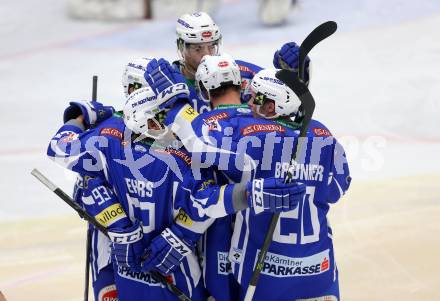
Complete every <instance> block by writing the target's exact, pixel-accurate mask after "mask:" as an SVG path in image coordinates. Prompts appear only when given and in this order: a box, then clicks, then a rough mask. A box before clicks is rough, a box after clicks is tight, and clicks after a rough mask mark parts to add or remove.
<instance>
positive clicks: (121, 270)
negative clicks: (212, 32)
mask: <svg viewBox="0 0 440 301" xmlns="http://www.w3.org/2000/svg"><path fill="white" fill-rule="evenodd" d="M145 94H146V95H145ZM139 95H144V96H143V97H141V98H137V97H139ZM155 101H157V99H156V97H155V95H154V93H153V92H152V91H151V90H150V89H149V88H142V89H139V90H136V91H135V92H134V93H132V95H130V97H129V100H128V101H127V102H128V103H131V104H132V106H131V107H132V108H135V109H136V108H137V107H139V108H140V107H144V106H145V105H148V103H149V102H155ZM95 106H96V103H95V104H93V105H92V106H90V107H89V108H91V109H92V108H94V107H95ZM85 113H86V114H84V116H78V117H77V118H75V119H71V120H69V121H68V122H67V123H66V124H65V125H64V126H63V127H62V128H61V129H60V130H59V131H58V133H57V134H56V135H55V137H54V138H53V140H52V141H51V143H50V145H49V149H48V155H49V156H50V157H52V158H53V159H54V160H55V161H57V162H59V163H61V164H62V165H64V166H66V167H68V168H70V169H72V170H73V171H76V172H79V173H80V174H83V175H87V176H89V177H92V178H93V179H92V180H90V181H87V186H86V187H85V188H84V193H83V195H84V200H86V201H84V203H85V204H86V205H88V207H89V210H90V211H91V212H93V213H94V215H95V216H96V217H97V218H98V220H102V221H104V222H105V224H106V225H109V226H113V225H115V228H113V227H112V228H109V229H110V231H109V234H110V236H111V237H112V239H113V243H112V253H113V258H114V259H115V263H117V265H116V266H115V267H116V268H117V275H116V284H117V287H118V292H119V298H120V300H130V299H133V296H134V294H136V296H137V297H136V298H137V299H142V296H145V297H146V296H151V297H153V298H154V299H155V300H168V299H169V298H171V299H170V300H172V299H173V298H174V297H173V296H171V295H170V293H169V292H167V291H164V290H163V289H162V288H161V287H160V283H158V281H157V279H154V278H152V277H151V274H149V273H141V272H139V271H138V266H139V264H140V254H141V253H142V251H143V249H144V247H145V245H147V243H148V242H149V241H150V240H151V238H152V237H154V236H157V234H159V233H160V230H162V229H163V228H164V227H166V226H167V225H170V224H171V223H172V222H173V218H174V217H177V219H176V221H177V222H179V221H182V225H181V226H180V228H178V227H177V225H173V226H174V227H173V226H171V227H170V228H166V229H165V230H163V232H162V234H161V236H162V237H163V238H164V239H165V238H166V237H168V236H169V235H172V236H173V237H174V244H175V243H176V241H178V242H179V243H180V245H178V247H183V252H184V253H185V255H186V256H184V257H185V259H184V262H183V263H182V264H181V266H180V269H179V270H177V271H176V272H175V273H173V274H171V275H172V279H173V282H174V283H176V285H179V286H180V287H181V288H183V290H184V291H185V292H186V293H187V294H189V295H191V296H192V297H193V300H199V299H200V298H203V296H202V293H203V292H202V289H201V284H200V282H199V280H200V272H199V270H198V263H197V260H196V259H195V257H194V253H193V252H189V246H192V245H193V244H194V240H191V238H192V237H194V236H192V235H193V234H194V233H196V236H197V235H200V234H201V233H200V230H198V229H202V230H203V231H204V229H206V226H205V225H204V223H205V221H204V220H203V219H202V220H201V221H200V223H202V225H203V226H199V225H198V222H197V221H196V220H195V219H193V220H191V218H190V217H188V215H186V214H183V215H182V214H181V213H180V211H179V209H182V208H185V206H186V207H191V206H192V205H193V203H192V202H191V199H195V200H197V199H201V200H203V201H204V203H198V204H197V206H196V208H195V210H194V209H192V208H189V209H187V210H185V211H187V212H192V210H194V212H198V213H199V216H200V217H204V213H203V212H206V213H209V212H210V210H209V208H207V210H206V211H204V209H203V208H202V207H203V206H205V207H209V206H210V205H211V204H214V206H215V205H216V204H218V203H219V201H221V202H223V203H222V204H220V206H219V208H222V209H223V213H222V214H223V215H225V214H228V213H232V212H235V211H236V210H235V209H234V208H233V207H234V205H233V204H234V199H235V198H236V197H237V196H236V195H234V194H236V193H237V190H235V189H234V188H233V187H232V186H224V187H223V188H218V187H211V186H210V185H207V184H206V181H208V182H207V183H210V181H209V177H206V176H205V177H203V179H204V181H205V182H200V181H199V182H200V183H201V184H202V185H203V189H197V186H194V185H193V181H191V176H190V177H188V176H186V177H183V178H184V179H186V180H189V183H190V184H189V185H187V186H186V188H185V187H183V188H182V189H181V188H179V187H180V186H185V184H186V183H187V182H182V179H181V178H179V176H178V175H179V172H181V173H183V174H185V173H186V172H184V171H185V170H188V167H185V165H188V164H189V161H188V159H189V156H188V155H186V154H185V152H184V151H180V150H166V149H165V150H164V149H152V148H151V146H150V145H149V143H151V142H149V141H151V139H150V140H149V141H148V140H147V141H145V139H142V140H140V141H133V142H132V141H131V137H132V135H131V134H130V132H128V133H127V132H126V130H127V129H126V127H125V124H124V122H123V120H122V119H121V118H119V119H109V120H106V121H104V122H102V123H101V124H100V125H98V126H97V127H96V128H94V129H93V130H90V131H88V132H85V133H82V123H83V122H82V120H85V121H86V122H85V123H86V124H91V122H90V118H91V117H92V116H96V114H94V113H96V112H93V110H92V111H89V112H85ZM157 113H159V112H158V111H157V110H156V111H154V112H150V114H152V115H151V116H147V115H142V116H140V118H141V119H139V120H138V121H143V122H141V123H142V127H143V128H141V129H142V132H141V133H138V134H141V135H147V136H148V133H149V132H151V131H149V129H150V127H152V128H153V131H152V132H153V133H155V134H158V135H163V134H165V133H163V131H164V130H165V129H162V128H160V123H159V122H158V121H157V118H159V119H160V117H159V116H156V114H157ZM138 117H139V116H138ZM142 118H143V119H142ZM145 129H147V130H145ZM156 137H158V136H157V135H156ZM138 140H139V139H138ZM152 154H154V156H152ZM148 155H150V156H148ZM158 158H160V160H159V159H158ZM165 162H166V163H165ZM189 170H190V169H189ZM171 171H172V172H171ZM164 183H165V184H164ZM269 183H270V182H269ZM179 184H180V185H179ZM207 186H208V187H207ZM208 188H209V189H208ZM262 188H264V189H266V188H268V189H269V191H270V192H271V194H272V196H269V197H267V198H265V200H267V202H263V204H271V203H273V204H276V205H277V206H275V205H273V206H268V208H263V207H262V209H263V210H265V209H268V210H269V211H272V212H273V211H279V210H284V209H286V208H288V207H289V206H292V204H293V203H289V202H288V201H287V202H284V201H283V202H281V203H278V202H276V201H277V198H276V197H275V196H276V195H281V196H282V195H284V194H285V189H287V190H288V191H289V188H288V187H287V186H285V187H284V188H283V189H284V190H283V189H281V190H277V187H274V188H275V190H270V187H268V186H267V185H265V186H264V187H262ZM188 191H190V192H194V193H195V195H196V196H194V197H192V198H190V197H189V196H188V195H187V194H188V193H187V192H188ZM210 191H212V193H210ZM240 191H242V192H241V193H242V194H243V195H242V196H240V199H246V193H247V192H246V188H244V189H242V190H240ZM299 193H302V192H299ZM153 195H154V196H153ZM199 195H200V196H199ZM197 196H199V197H197ZM210 196H212V197H213V198H214V201H213V202H210V198H209V197H210ZM206 197H208V198H206ZM159 198H164V200H165V201H164V200H162V201H161V202H158V201H159ZM116 199H117V200H119V201H120V202H121V204H120V205H119V204H117V203H116V201H115V200H116ZM248 199H249V203H248V204H249V205H251V206H253V204H256V203H255V202H254V201H252V196H251V197H250V198H248ZM166 200H169V201H166ZM282 200H286V199H285V198H284V199H283V198H282ZM284 205H285V206H286V207H285V208H284V209H283V206H284ZM86 207H87V206H86ZM200 210H202V211H200ZM213 211H215V212H217V211H218V210H213ZM125 212H127V215H128V217H129V219H128V218H126V217H125ZM200 212H202V213H200ZM216 214H218V213H216ZM179 216H180V218H179ZM199 216H196V218H198V217H199ZM188 218H189V220H188ZM176 227H177V228H176ZM185 229H186V230H185ZM197 231H199V232H197ZM183 236H185V238H186V239H187V240H186V241H187V242H186V243H184V242H183V238H182V237H183ZM159 237H160V236H159ZM188 237H190V238H189V239H188ZM131 238H132V239H133V240H131ZM188 241H189V243H188ZM162 242H163V241H162ZM163 244H165V245H167V244H168V245H167V246H166V247H167V248H168V249H167V250H168V252H167V253H166V255H167V256H168V254H171V255H175V254H176V253H177V255H179V250H181V248H175V249H174V248H173V247H175V246H174V245H172V244H171V245H170V243H169V242H168V241H167V240H165V242H163ZM163 244H162V245H163ZM186 245H187V247H186V248H185V247H184V246H186ZM173 250H174V252H171V251H173ZM188 253H191V254H189V255H188ZM180 255H182V254H180ZM167 258H168V257H167ZM153 263H154V262H153ZM163 265H164V263H163V262H159V263H157V264H153V266H155V267H158V268H159V269H160V268H162V267H163ZM145 284H146V285H145Z"/></svg>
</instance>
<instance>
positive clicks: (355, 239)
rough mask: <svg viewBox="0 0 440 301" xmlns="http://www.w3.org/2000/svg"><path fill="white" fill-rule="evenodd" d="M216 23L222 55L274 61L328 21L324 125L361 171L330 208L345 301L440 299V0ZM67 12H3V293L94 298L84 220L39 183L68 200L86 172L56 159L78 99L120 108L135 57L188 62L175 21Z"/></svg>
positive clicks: (302, 4) (228, 8) (318, 80)
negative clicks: (85, 287) (80, 17)
mask: <svg viewBox="0 0 440 301" xmlns="http://www.w3.org/2000/svg"><path fill="white" fill-rule="evenodd" d="M222 2H223V3H222V6H221V7H220V9H219V10H218V12H216V13H215V14H213V17H214V18H215V20H216V21H217V23H218V24H219V25H220V27H221V29H222V31H223V51H224V52H229V53H230V54H231V55H232V56H234V57H235V58H241V59H245V60H247V61H250V62H253V63H256V64H259V65H261V66H267V67H270V66H271V64H272V63H271V62H272V55H273V52H274V51H275V49H277V48H279V47H280V46H281V45H282V44H283V43H284V42H287V41H291V40H293V41H297V42H301V41H302V40H303V39H304V37H305V36H306V35H307V33H308V32H310V31H311V30H312V29H313V28H314V27H316V26H317V25H318V24H320V23H322V22H323V21H326V20H334V21H336V22H337V23H338V25H339V29H338V32H337V33H336V34H335V35H334V36H332V37H331V38H330V39H328V40H326V41H324V42H323V43H322V44H320V45H319V46H318V47H316V49H314V50H313V52H312V53H311V55H310V56H311V58H312V61H313V71H312V72H313V74H312V84H311V91H312V93H313V94H314V96H315V99H316V102H317V108H316V114H315V118H316V119H318V120H320V121H322V122H323V123H324V124H326V125H327V126H328V127H329V129H330V130H331V131H332V133H333V134H334V135H335V136H336V137H338V138H340V140H341V142H342V143H343V144H344V146H345V148H346V151H347V154H348V158H349V163H350V166H351V170H352V174H353V183H352V187H351V189H350V191H349V193H348V194H347V195H346V196H345V197H344V198H343V199H341V201H340V203H338V204H336V205H335V206H334V208H333V209H332V210H331V213H330V218H331V221H332V224H333V226H334V238H335V245H336V259H337V261H338V263H339V269H340V274H341V294H342V297H343V299H344V300H438V299H440V293H439V291H438V289H437V286H438V285H439V284H440V276H438V273H437V271H438V270H439V269H440V262H439V261H438V258H437V256H436V255H437V254H439V251H440V243H439V242H440V241H439V237H440V225H439V221H438V216H439V215H440V203H439V202H440V197H439V193H438V191H437V190H438V188H440V185H439V184H438V183H439V180H440V160H439V159H438V156H439V155H438V154H440V126H439V124H438V118H439V116H440V84H439V83H440V72H439V71H438V70H440V39H439V38H438V37H439V36H438V28H439V27H440V2H439V1H435V0H421V1H408V0H406V1H404V0H400V1H399V0H388V1H379V0H370V1H368V0H357V1H354V0H339V1H318V0H303V1H301V0H300V1H299V5H298V7H297V8H296V9H295V10H294V11H292V12H291V14H290V16H289V20H288V22H287V24H285V25H284V26H282V27H263V26H262V25H260V24H259V22H258V19H257V17H256V12H257V5H256V1H252V0H241V1H234V0H223V1H222ZM64 5H65V3H64V1H61V0H45V1H31V0H22V1H12V0H3V1H2V5H1V7H0V25H1V26H0V37H1V42H0V96H1V97H0V99H1V104H2V106H1V110H0V124H1V125H2V127H3V131H2V132H1V133H0V140H1V141H2V143H1V144H0V167H1V169H0V171H1V174H0V177H1V181H0V191H1V198H0V227H1V229H2V231H1V232H0V290H1V291H3V292H4V293H5V294H6V296H7V297H8V299H9V300H28V299H29V298H30V297H32V298H33V299H34V300H81V299H82V283H83V280H82V278H83V269H84V267H83V261H84V254H83V253H84V247H83V245H84V237H85V230H84V225H83V223H82V222H81V221H79V220H78V218H77V216H76V215H75V214H74V213H72V211H71V209H69V208H68V207H67V206H66V205H64V204H63V203H62V201H60V200H59V199H58V198H57V197H56V196H53V195H52V194H51V193H50V192H49V191H48V190H47V189H46V188H45V187H43V186H42V185H41V184H39V183H38V182H37V181H36V180H35V179H34V178H33V177H31V175H30V174H29V173H30V171H31V169H32V168H34V167H37V168H39V169H40V170H41V171H42V172H43V173H45V174H46V175H47V176H48V177H49V178H51V179H52V180H54V181H55V182H56V183H57V184H59V185H60V186H61V187H62V188H63V189H65V190H66V191H67V192H70V191H71V186H72V181H73V175H72V174H70V173H69V172H66V171H64V170H62V169H61V168H60V167H58V166H56V165H55V164H54V163H52V162H50V161H49V160H48V159H46V156H45V151H46V146H47V144H48V141H49V139H50V138H51V136H52V135H53V134H54V133H55V131H56V130H57V129H58V128H59V126H60V125H61V122H62V112H63V110H64V108H65V107H66V104H67V102H68V101H69V100H77V99H89V98H90V95H91V78H92V75H94V74H96V75H98V76H99V84H98V99H100V100H101V101H103V102H105V103H109V104H112V105H114V106H115V107H118V108H120V107H121V106H120V105H121V104H122V103H123V93H122V88H121V74H122V70H123V66H124V64H125V63H126V62H127V60H128V59H129V58H131V57H136V56H141V55H143V56H154V57H165V58H168V59H175V58H176V57H177V52H176V50H175V36H174V22H175V20H173V19H161V20H156V21H154V22H152V21H133V22H125V23H122V22H119V23H103V22H83V21H77V20H71V19H69V18H68V17H67V16H66V14H65V9H64Z"/></svg>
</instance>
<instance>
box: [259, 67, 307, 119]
mask: <svg viewBox="0 0 440 301" xmlns="http://www.w3.org/2000/svg"><path fill="white" fill-rule="evenodd" d="M278 71H279V69H263V70H261V71H260V72H258V73H257V74H255V76H254V78H253V79H252V82H251V90H252V91H253V92H255V93H256V96H255V99H254V104H255V106H256V109H257V113H259V112H260V106H261V105H262V104H263V103H264V101H265V100H273V101H274V103H275V115H274V116H271V117H267V116H263V115H262V114H260V113H259V114H260V115H261V116H262V117H264V118H269V119H272V118H277V117H279V116H289V117H295V116H296V115H297V114H298V110H299V107H300V105H301V101H300V99H299V98H298V96H297V95H296V94H295V92H293V90H292V89H291V88H289V87H288V86H287V85H286V84H285V83H283V82H282V81H281V80H279V79H278V78H276V76H275V74H276V73H277V72H278Z"/></svg>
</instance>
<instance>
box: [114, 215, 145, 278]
mask: <svg viewBox="0 0 440 301" xmlns="http://www.w3.org/2000/svg"><path fill="white" fill-rule="evenodd" d="M108 235H109V237H110V241H111V249H112V260H114V262H115V263H116V264H117V265H118V266H122V267H128V268H130V269H131V270H134V271H139V270H140V264H141V258H142V254H143V253H144V249H145V248H144V243H143V241H142V237H143V232H142V228H141V226H140V224H139V222H138V221H136V222H135V224H134V225H133V226H131V227H129V228H126V229H124V228H115V229H112V230H111V231H108Z"/></svg>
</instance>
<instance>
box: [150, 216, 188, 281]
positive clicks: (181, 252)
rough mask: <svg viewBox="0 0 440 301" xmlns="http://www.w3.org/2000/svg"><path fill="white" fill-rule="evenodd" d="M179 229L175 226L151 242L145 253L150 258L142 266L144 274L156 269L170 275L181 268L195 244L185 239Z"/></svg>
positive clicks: (166, 229)
mask: <svg viewBox="0 0 440 301" xmlns="http://www.w3.org/2000/svg"><path fill="white" fill-rule="evenodd" d="M179 227H180V226H178V225H176V224H173V225H171V227H170V228H165V230H163V231H162V233H161V234H160V235H159V236H157V237H155V238H154V239H153V240H152V241H151V243H150V246H149V247H148V248H147V250H146V252H145V254H148V257H147V258H146V259H145V261H144V262H143V264H142V271H143V272H148V271H150V270H152V269H156V270H158V271H160V272H161V273H162V274H165V275H169V274H170V273H172V272H173V271H174V270H176V269H177V268H178V267H179V265H180V263H181V262H182V260H183V259H184V258H185V257H186V256H188V255H189V254H191V253H192V249H191V246H192V245H193V243H192V242H190V241H188V240H185V239H184V238H183V236H184V235H183V233H182V231H181V230H180V229H179Z"/></svg>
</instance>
